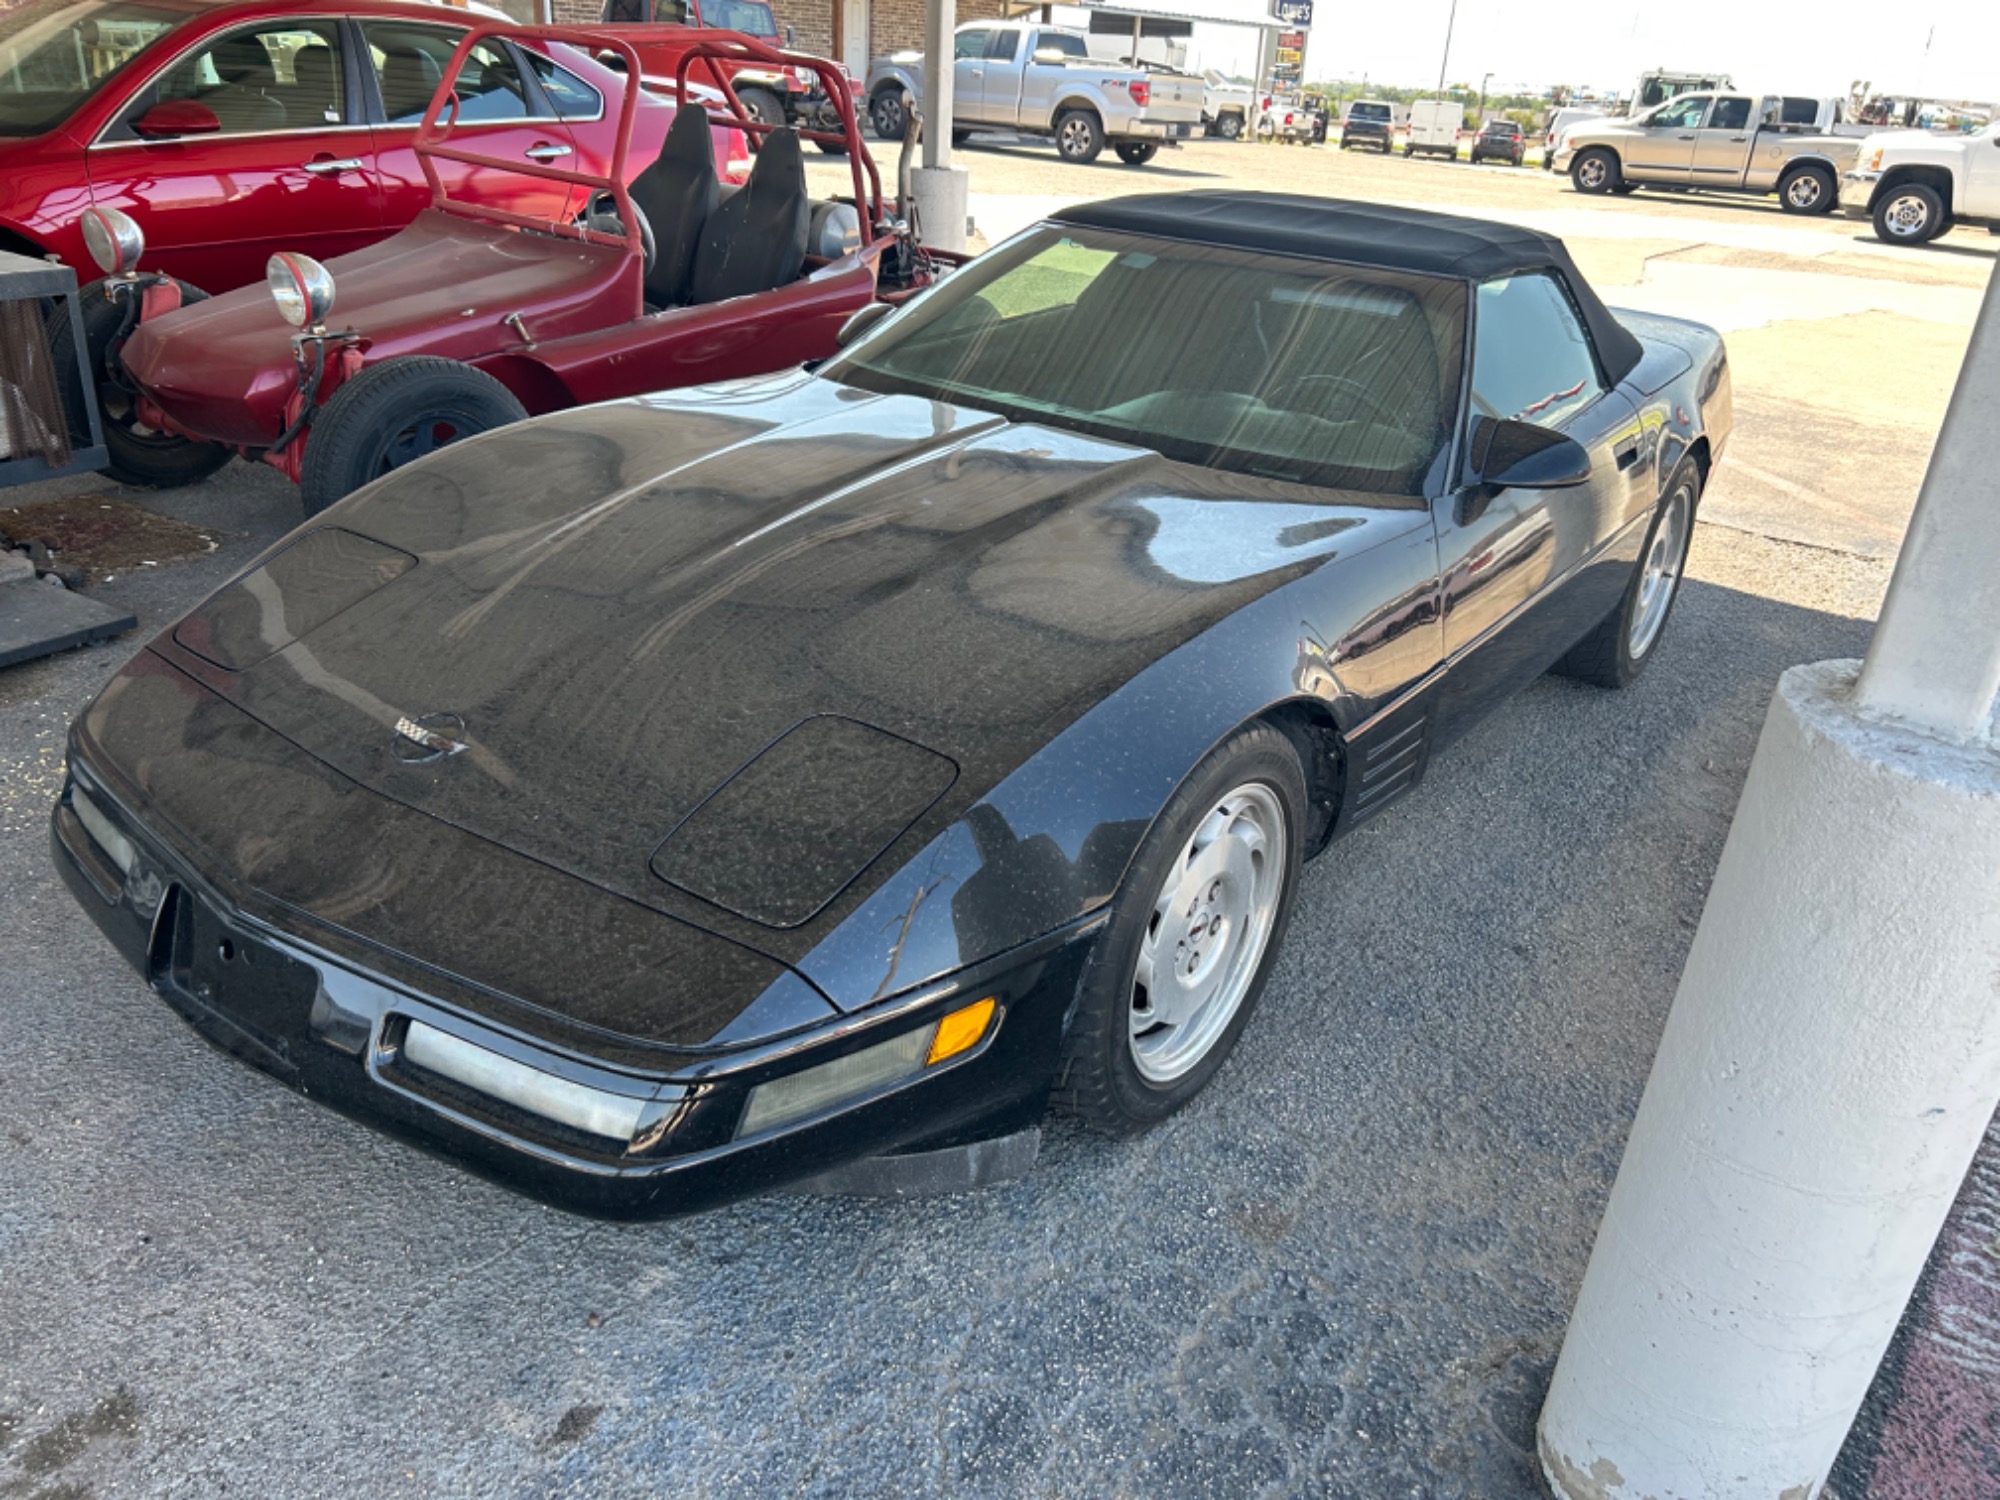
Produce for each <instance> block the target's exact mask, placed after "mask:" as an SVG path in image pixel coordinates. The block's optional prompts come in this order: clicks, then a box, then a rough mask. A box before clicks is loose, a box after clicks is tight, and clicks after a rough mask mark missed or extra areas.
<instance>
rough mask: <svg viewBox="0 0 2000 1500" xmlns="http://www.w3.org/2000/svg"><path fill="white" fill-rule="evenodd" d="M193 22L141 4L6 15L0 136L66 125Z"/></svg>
mask: <svg viewBox="0 0 2000 1500" xmlns="http://www.w3.org/2000/svg"><path fill="white" fill-rule="evenodd" d="M187 18H188V11H187V10H186V9H185V8H184V7H180V6H167V5H148V4H143V3H136V0H82V3H75V0H69V3H65V0H29V3H28V4H26V5H23V6H19V7H17V8H16V9H13V10H9V11H5V12H0V135H40V134H41V133H42V132H43V131H45V130H51V129H53V128H55V127H56V126H57V125H60V124H61V123H62V122H63V121H64V120H66V119H68V118H69V117H70V116H71V115H72V114H74V113H75V112H76V109H77V107H78V106H79V105H81V104H82V103H83V101H84V100H86V99H88V98H89V97H90V96H91V95H92V94H94V93H96V92H97V89H98V86H99V85H100V84H102V83H103V82H104V80H105V79H107V78H109V77H110V76H111V75H112V74H113V73H115V72H117V71H118V70H119V69H120V68H122V67H123V66H125V64H126V63H128V62H130V61H131V60H132V59H133V58H134V57H136V56H137V55H138V54H139V52H140V51H141V50H142V49H144V48H145V47H147V46H148V45H150V44H151V43H152V41H153V40H154V39H155V38H156V37H158V36H159V35H160V34H161V33H162V32H164V31H167V30H169V29H171V28H172V27H174V26H178V25H179V24H180V23H181V22H182V21H185V20H186V19H187Z"/></svg>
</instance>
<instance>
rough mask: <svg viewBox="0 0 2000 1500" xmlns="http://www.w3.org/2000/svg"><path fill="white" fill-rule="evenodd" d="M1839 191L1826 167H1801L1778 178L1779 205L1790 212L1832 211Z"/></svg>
mask: <svg viewBox="0 0 2000 1500" xmlns="http://www.w3.org/2000/svg"><path fill="white" fill-rule="evenodd" d="M1839 192H1840V188H1839V185H1838V184H1837V183H1835V182H1834V180H1833V173H1831V172H1829V171H1828V170H1827V169H1826V168H1825V167H1818V166H1813V167H1800V168H1798V169H1797V170H1796V171H1792V172H1787V173H1786V174H1785V175H1784V176H1783V177H1782V178H1780V179H1779V180H1778V206H1779V207H1781V208H1782V209H1784V211H1785V212H1786V213H1788V214H1825V213H1832V212H1833V205H1834V203H1835V201H1836V200H1837V198H1838V196H1839Z"/></svg>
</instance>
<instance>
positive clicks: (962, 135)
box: [951, 130, 972, 146]
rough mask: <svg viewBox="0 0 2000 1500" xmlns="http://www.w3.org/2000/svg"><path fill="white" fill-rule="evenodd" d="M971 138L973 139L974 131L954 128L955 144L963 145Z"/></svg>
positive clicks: (953, 142) (953, 137) (952, 136)
mask: <svg viewBox="0 0 2000 1500" xmlns="http://www.w3.org/2000/svg"><path fill="white" fill-rule="evenodd" d="M971 139H972V132H971V131H969V130H954V131H953V132H952V133H951V143H952V145H954V146H963V145H964V144H965V143H966V142H967V141H969V140H971Z"/></svg>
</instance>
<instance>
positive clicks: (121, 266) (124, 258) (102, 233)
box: [83, 208, 146, 276]
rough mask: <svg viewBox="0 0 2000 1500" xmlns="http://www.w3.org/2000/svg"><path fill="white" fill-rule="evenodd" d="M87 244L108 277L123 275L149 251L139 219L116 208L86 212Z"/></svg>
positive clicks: (84, 239)
mask: <svg viewBox="0 0 2000 1500" xmlns="http://www.w3.org/2000/svg"><path fill="white" fill-rule="evenodd" d="M83 243H84V248H85V249H87V250H89V251H90V258H91V259H92V260H94V261H96V262H97V266H98V269H99V270H101V271H103V272H104V274H105V275H106V276H123V275H124V274H126V273H127V272H128V271H131V270H132V269H133V268H134V267H136V266H137V265H138V264H139V257H140V256H142V255H144V254H145V253H146V235H145V232H144V231H143V230H141V229H140V228H139V225H138V221H137V220H135V219H134V218H133V217H132V216H131V215H130V214H128V213H121V212H120V211H119V210H117V209H115V208H86V209H85V210H84V211H83Z"/></svg>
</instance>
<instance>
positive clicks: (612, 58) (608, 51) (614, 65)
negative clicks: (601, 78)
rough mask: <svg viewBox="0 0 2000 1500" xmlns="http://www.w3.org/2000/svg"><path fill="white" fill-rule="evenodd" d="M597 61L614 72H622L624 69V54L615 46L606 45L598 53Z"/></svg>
mask: <svg viewBox="0 0 2000 1500" xmlns="http://www.w3.org/2000/svg"><path fill="white" fill-rule="evenodd" d="M597 62H598V63H599V65H600V66H602V67H606V68H609V69H610V70H611V71H612V72H614V73H623V72H625V71H626V68H625V54H624V53H622V52H620V51H619V50H618V49H617V48H615V47H606V48H605V49H604V50H603V51H602V52H600V53H598V54H597Z"/></svg>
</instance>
